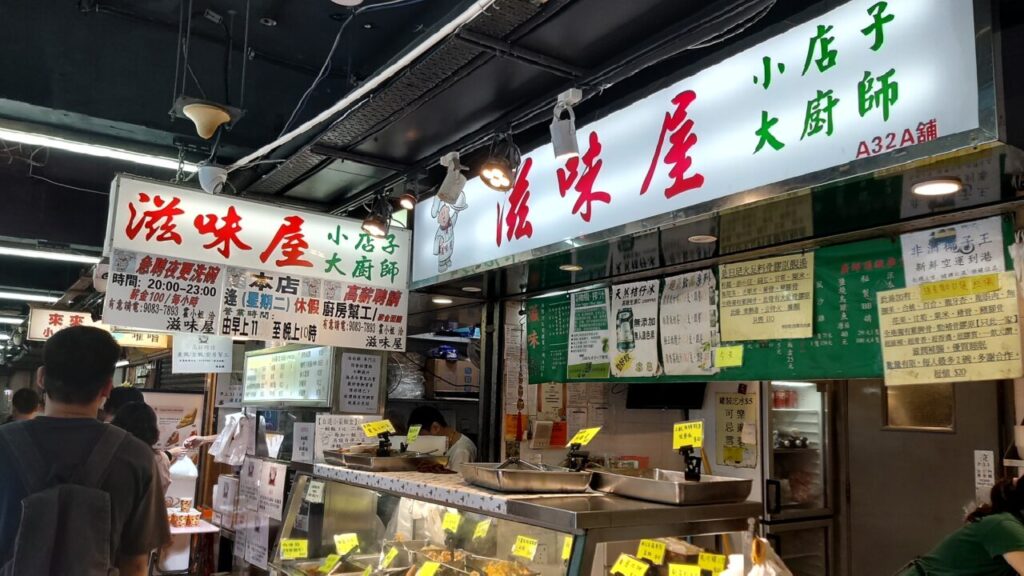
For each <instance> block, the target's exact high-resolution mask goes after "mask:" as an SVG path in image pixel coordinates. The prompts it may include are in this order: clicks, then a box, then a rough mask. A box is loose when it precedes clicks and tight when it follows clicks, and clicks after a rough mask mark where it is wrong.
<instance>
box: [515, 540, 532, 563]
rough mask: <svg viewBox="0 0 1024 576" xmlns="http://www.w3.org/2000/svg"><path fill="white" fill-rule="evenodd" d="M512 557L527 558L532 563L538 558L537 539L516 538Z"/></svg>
mask: <svg viewBox="0 0 1024 576" xmlns="http://www.w3.org/2000/svg"><path fill="white" fill-rule="evenodd" d="M512 555H513V556H519V557H520V558H526V559H527V560H530V561H531V562H532V561H533V559H534V557H535V556H537V539H536V538H530V537H529V536H516V542H515V544H513V545H512Z"/></svg>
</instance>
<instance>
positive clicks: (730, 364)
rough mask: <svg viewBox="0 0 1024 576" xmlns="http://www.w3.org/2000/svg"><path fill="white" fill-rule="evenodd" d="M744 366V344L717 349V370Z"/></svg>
mask: <svg viewBox="0 0 1024 576" xmlns="http://www.w3.org/2000/svg"><path fill="white" fill-rule="evenodd" d="M739 366H743V344H738V345H736V346H719V347H718V348H715V368H736V367H739Z"/></svg>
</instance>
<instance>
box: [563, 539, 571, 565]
mask: <svg viewBox="0 0 1024 576" xmlns="http://www.w3.org/2000/svg"><path fill="white" fill-rule="evenodd" d="M570 556H572V536H566V537H565V539H564V540H562V560H568V559H569V557H570Z"/></svg>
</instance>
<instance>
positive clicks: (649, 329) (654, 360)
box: [611, 280, 661, 378]
mask: <svg viewBox="0 0 1024 576" xmlns="http://www.w3.org/2000/svg"><path fill="white" fill-rule="evenodd" d="M658 289H659V281H658V280H650V281H647V282H634V283H632V284H621V285H619V286H613V287H612V317H613V318H614V321H615V349H614V350H613V351H612V353H611V355H612V370H611V372H612V376H616V377H618V378H643V377H652V376H657V375H659V374H661V366H660V365H659V363H658Z"/></svg>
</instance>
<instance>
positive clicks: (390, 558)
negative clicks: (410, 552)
mask: <svg viewBox="0 0 1024 576" xmlns="http://www.w3.org/2000/svg"><path fill="white" fill-rule="evenodd" d="M397 557H398V548H395V547H394V546H392V547H391V549H390V550H388V553H387V554H385V555H384V560H382V561H381V563H380V565H381V568H387V567H388V566H391V563H392V562H394V561H395V558H397Z"/></svg>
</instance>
